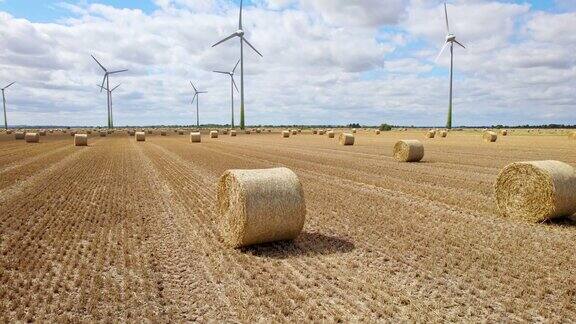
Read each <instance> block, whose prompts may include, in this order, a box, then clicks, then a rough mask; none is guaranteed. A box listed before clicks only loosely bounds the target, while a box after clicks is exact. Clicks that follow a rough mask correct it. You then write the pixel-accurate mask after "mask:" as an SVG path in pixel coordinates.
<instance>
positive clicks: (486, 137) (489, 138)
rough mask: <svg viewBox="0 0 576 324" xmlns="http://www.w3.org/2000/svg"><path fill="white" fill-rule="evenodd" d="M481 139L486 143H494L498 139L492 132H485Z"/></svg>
mask: <svg viewBox="0 0 576 324" xmlns="http://www.w3.org/2000/svg"><path fill="white" fill-rule="evenodd" d="M482 138H484V141H486V142H496V140H497V139H498V134H496V133H495V132H493V131H486V132H484V134H483V135H482Z"/></svg>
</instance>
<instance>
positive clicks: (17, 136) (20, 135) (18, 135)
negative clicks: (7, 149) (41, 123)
mask: <svg viewBox="0 0 576 324" xmlns="http://www.w3.org/2000/svg"><path fill="white" fill-rule="evenodd" d="M25 136H26V133H24V132H16V133H14V139H17V140H23V139H24V137H25Z"/></svg>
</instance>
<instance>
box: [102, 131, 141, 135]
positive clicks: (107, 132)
mask: <svg viewBox="0 0 576 324" xmlns="http://www.w3.org/2000/svg"><path fill="white" fill-rule="evenodd" d="M112 133H114V131H112V130H107V131H106V134H112ZM132 135H134V134H132Z"/></svg>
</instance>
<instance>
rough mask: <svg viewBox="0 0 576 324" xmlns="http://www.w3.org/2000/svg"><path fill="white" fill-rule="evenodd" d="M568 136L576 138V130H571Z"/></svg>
mask: <svg viewBox="0 0 576 324" xmlns="http://www.w3.org/2000/svg"><path fill="white" fill-rule="evenodd" d="M568 138H570V139H576V132H571V133H569V134H568Z"/></svg>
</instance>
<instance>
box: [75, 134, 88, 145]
mask: <svg viewBox="0 0 576 324" xmlns="http://www.w3.org/2000/svg"><path fill="white" fill-rule="evenodd" d="M74 146H88V135H87V134H76V135H74Z"/></svg>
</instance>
